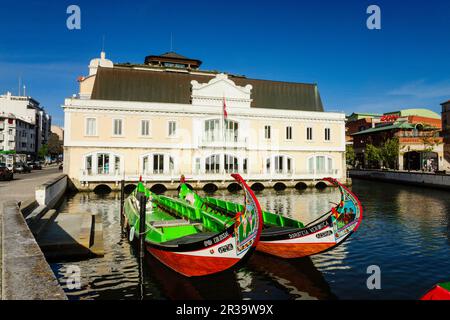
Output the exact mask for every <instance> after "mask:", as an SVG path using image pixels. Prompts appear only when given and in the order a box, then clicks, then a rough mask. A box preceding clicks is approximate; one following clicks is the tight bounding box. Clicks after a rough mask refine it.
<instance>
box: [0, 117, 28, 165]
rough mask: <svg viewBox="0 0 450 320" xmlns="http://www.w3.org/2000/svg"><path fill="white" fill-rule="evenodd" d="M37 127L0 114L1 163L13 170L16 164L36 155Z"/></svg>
mask: <svg viewBox="0 0 450 320" xmlns="http://www.w3.org/2000/svg"><path fill="white" fill-rule="evenodd" d="M35 134H36V130H35V126H34V125H32V124H30V123H28V122H26V121H24V120H21V119H20V118H17V117H15V116H14V115H13V114H5V113H0V162H2V163H6V165H7V166H8V167H9V168H12V167H13V165H14V162H16V161H23V162H25V161H26V160H27V158H28V157H31V156H33V155H34V153H35V143H36V138H35Z"/></svg>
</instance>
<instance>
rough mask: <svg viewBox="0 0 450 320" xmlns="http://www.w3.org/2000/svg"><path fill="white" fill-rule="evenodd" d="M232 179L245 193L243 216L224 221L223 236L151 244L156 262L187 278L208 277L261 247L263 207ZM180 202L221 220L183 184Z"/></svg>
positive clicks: (206, 234)
mask: <svg viewBox="0 0 450 320" xmlns="http://www.w3.org/2000/svg"><path fill="white" fill-rule="evenodd" d="M232 176H233V178H234V179H235V180H236V181H237V182H238V183H239V184H240V185H241V187H242V189H243V190H244V204H243V210H242V212H239V213H237V214H236V216H235V217H234V218H233V219H230V218H225V217H223V219H225V220H223V221H228V222H232V224H231V225H228V224H226V226H225V228H224V229H223V230H221V231H220V232H216V233H211V232H203V233H199V234H197V235H193V236H186V237H182V238H179V239H176V240H173V241H168V242H163V243H148V250H149V252H150V253H152V254H153V255H154V256H155V257H156V258H157V259H159V260H160V261H161V262H162V263H164V264H165V265H167V266H168V267H170V268H172V269H174V270H175V271H177V272H179V273H181V274H183V275H185V276H188V277H192V276H205V275H210V274H214V273H218V272H222V271H225V270H227V269H230V268H232V267H233V266H234V265H236V264H237V263H238V262H239V261H241V260H242V259H243V258H244V257H247V256H248V255H250V254H251V253H252V252H253V251H254V250H251V249H252V248H254V247H256V245H257V244H258V241H259V238H260V235H261V230H262V225H263V217H262V211H261V207H260V205H259V202H258V200H257V199H256V197H255V195H254V194H253V191H252V190H251V189H250V187H249V186H248V185H247V183H246V182H245V181H244V179H242V177H241V176H240V175H238V174H233V175H232ZM179 196H180V198H181V199H184V200H185V202H184V203H185V205H188V206H190V207H191V208H192V207H194V208H195V209H196V210H198V211H201V212H202V215H205V216H208V219H209V221H214V220H216V221H217V220H219V215H220V213H214V212H211V211H205V210H206V206H205V205H204V202H203V200H202V199H201V198H200V197H199V196H198V195H197V194H195V193H194V192H193V191H192V190H190V189H189V188H188V187H187V186H186V184H185V183H183V181H181V185H180V194H179Z"/></svg>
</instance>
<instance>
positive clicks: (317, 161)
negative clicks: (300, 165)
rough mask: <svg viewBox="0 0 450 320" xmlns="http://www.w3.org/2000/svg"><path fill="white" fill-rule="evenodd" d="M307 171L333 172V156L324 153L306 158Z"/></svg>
mask: <svg viewBox="0 0 450 320" xmlns="http://www.w3.org/2000/svg"><path fill="white" fill-rule="evenodd" d="M307 163H308V173H316V174H322V173H323V174H325V173H327V174H328V173H333V171H334V168H333V158H331V157H330V156H326V155H316V156H311V157H309V158H308V161H307Z"/></svg>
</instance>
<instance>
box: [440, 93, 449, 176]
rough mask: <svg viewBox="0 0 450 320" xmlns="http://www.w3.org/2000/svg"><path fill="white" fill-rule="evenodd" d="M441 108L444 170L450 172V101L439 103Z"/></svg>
mask: <svg viewBox="0 0 450 320" xmlns="http://www.w3.org/2000/svg"><path fill="white" fill-rule="evenodd" d="M441 106H442V137H443V139H444V160H445V162H446V166H445V168H444V170H446V171H450V100H448V101H446V102H443V103H441Z"/></svg>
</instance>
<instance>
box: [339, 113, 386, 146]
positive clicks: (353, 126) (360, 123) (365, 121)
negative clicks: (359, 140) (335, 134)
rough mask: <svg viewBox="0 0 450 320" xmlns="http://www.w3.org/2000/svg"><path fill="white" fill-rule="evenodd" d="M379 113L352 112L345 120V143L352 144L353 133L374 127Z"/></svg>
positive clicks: (379, 115)
mask: <svg viewBox="0 0 450 320" xmlns="http://www.w3.org/2000/svg"><path fill="white" fill-rule="evenodd" d="M381 116H382V115H381V114H376V113H352V114H351V115H350V116H348V117H347V119H346V121H345V141H346V144H347V145H353V134H355V133H357V132H360V131H364V130H367V129H370V128H373V127H375V124H376V123H378V122H379V120H380V118H381Z"/></svg>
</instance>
